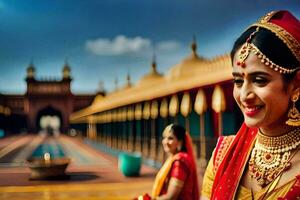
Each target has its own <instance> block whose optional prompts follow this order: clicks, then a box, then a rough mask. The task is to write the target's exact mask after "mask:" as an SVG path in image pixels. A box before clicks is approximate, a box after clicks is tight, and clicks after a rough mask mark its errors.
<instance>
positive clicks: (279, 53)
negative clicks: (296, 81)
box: [230, 27, 300, 85]
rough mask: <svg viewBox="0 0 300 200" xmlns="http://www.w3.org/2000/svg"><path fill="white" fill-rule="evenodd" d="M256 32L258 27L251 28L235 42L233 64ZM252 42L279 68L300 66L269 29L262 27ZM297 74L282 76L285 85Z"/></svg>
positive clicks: (232, 55)
mask: <svg viewBox="0 0 300 200" xmlns="http://www.w3.org/2000/svg"><path fill="white" fill-rule="evenodd" d="M255 30H256V27H251V28H249V29H248V30H246V31H245V32H244V33H243V34H242V35H241V36H240V37H239V38H238V39H237V40H236V41H235V43H234V45H233V48H232V50H231V54H230V56H231V62H232V63H233V57H234V55H235V53H236V52H237V51H238V49H239V48H240V47H241V46H242V45H243V44H244V43H245V42H246V40H247V39H248V38H249V36H250V34H251V33H253V32H254V31H255ZM250 42H251V43H253V44H254V45H255V46H256V47H257V48H258V49H259V50H260V51H261V52H262V53H263V54H264V55H265V56H266V57H268V58H269V59H270V60H272V61H273V62H274V63H276V64H277V65H279V66H282V67H285V68H288V69H294V68H296V67H299V66H300V63H299V61H298V60H297V59H296V57H295V56H294V55H293V54H292V52H291V51H290V49H289V48H288V47H287V46H286V44H284V42H283V41H282V40H281V39H279V38H278V37H277V36H276V35H275V34H274V33H273V32H271V31H269V30H267V29H264V28H261V27H260V28H259V31H258V32H257V33H255V34H254V35H253V37H252V39H251V41H250ZM295 74H296V72H294V73H292V74H282V77H283V80H284V83H285V85H287V84H288V83H290V82H291V81H292V80H293V78H294V76H295Z"/></svg>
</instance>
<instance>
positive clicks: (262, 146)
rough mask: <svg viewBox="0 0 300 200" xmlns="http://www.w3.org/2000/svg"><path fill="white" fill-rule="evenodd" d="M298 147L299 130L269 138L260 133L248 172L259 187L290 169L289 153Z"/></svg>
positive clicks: (299, 140)
mask: <svg viewBox="0 0 300 200" xmlns="http://www.w3.org/2000/svg"><path fill="white" fill-rule="evenodd" d="M299 145H300V128H297V129H294V130H292V131H290V132H288V133H286V134H284V135H282V136H278V137H269V136H266V135H263V134H262V133H261V132H260V131H259V132H258V135H257V140H256V142H255V145H254V148H253V150H252V153H251V157H250V160H249V172H250V176H251V177H252V178H255V179H256V180H257V182H258V184H259V185H260V186H261V187H265V186H266V185H268V184H269V183H270V182H272V181H273V180H274V179H275V178H276V177H277V176H278V175H279V174H280V173H281V172H283V171H285V170H287V169H289V168H290V167H291V163H290V157H291V152H292V151H293V150H294V149H296V148H297V147H298V146H299Z"/></svg>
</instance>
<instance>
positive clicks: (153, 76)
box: [137, 59, 163, 86]
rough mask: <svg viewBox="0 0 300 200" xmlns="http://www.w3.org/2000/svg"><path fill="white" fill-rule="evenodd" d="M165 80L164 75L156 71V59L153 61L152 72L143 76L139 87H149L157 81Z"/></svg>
mask: <svg viewBox="0 0 300 200" xmlns="http://www.w3.org/2000/svg"><path fill="white" fill-rule="evenodd" d="M161 80H163V75H162V74H160V73H158V72H157V70H156V62H155V59H153V62H152V65H151V71H150V72H149V73H148V74H146V75H145V76H143V77H142V78H141V79H140V80H139V81H138V83H137V85H138V86H141V85H148V84H153V83H154V82H156V81H161Z"/></svg>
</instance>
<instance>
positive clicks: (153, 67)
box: [151, 52, 157, 74]
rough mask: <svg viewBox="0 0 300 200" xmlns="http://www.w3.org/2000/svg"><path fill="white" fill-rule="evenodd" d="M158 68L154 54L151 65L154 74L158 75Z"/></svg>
mask: <svg viewBox="0 0 300 200" xmlns="http://www.w3.org/2000/svg"><path fill="white" fill-rule="evenodd" d="M156 66H157V65H156V56H155V53H154V52H153V56H152V64H151V69H152V73H153V74H157V70H156Z"/></svg>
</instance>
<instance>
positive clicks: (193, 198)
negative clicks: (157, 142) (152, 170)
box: [138, 124, 199, 200]
mask: <svg viewBox="0 0 300 200" xmlns="http://www.w3.org/2000/svg"><path fill="white" fill-rule="evenodd" d="M162 145H163V149H164V151H165V153H167V155H168V158H167V160H166V161H165V162H164V164H163V166H162V167H161V169H160V170H159V172H158V173H157V175H156V178H155V181H154V184H153V189H152V195H151V196H152V198H151V197H150V196H149V195H144V196H141V197H139V198H138V199H141V200H150V199H152V200H154V199H155V200H198V199H199V188H198V178H197V170H196V164H195V158H194V155H193V148H192V141H191V138H190V136H189V134H188V133H186V131H185V129H184V128H183V127H182V126H179V125H176V124H170V125H168V126H167V127H166V128H165V130H164V131H163V139H162Z"/></svg>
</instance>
